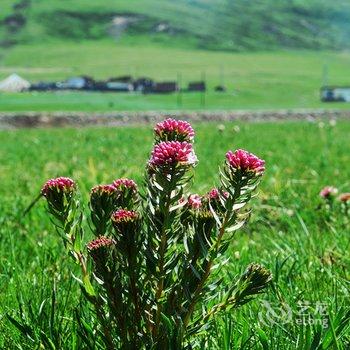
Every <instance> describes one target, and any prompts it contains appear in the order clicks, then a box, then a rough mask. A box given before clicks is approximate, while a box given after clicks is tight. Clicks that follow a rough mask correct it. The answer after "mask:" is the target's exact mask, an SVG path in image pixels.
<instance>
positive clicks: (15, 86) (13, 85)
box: [0, 74, 30, 92]
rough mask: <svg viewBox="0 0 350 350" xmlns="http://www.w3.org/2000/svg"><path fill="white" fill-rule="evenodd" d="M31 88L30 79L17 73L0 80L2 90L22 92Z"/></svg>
mask: <svg viewBox="0 0 350 350" xmlns="http://www.w3.org/2000/svg"><path fill="white" fill-rule="evenodd" d="M29 88H30V83H29V81H27V80H25V79H23V78H21V77H20V76H19V75H17V74H11V75H10V76H9V77H7V78H6V79H5V80H2V81H0V91H5V92H20V91H24V90H28V89H29Z"/></svg>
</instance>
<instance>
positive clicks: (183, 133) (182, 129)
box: [154, 118, 194, 142]
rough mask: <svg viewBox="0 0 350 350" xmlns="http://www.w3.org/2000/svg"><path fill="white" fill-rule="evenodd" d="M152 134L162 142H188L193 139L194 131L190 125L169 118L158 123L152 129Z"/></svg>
mask: <svg viewBox="0 0 350 350" xmlns="http://www.w3.org/2000/svg"><path fill="white" fill-rule="evenodd" d="M154 133H155V135H156V136H158V137H159V138H160V139H161V140H163V141H170V140H179V139H180V140H181V141H189V142H190V141H192V140H193V138H194V130H193V128H192V126H191V124H190V123H188V122H186V121H183V120H175V119H171V118H169V119H166V120H164V121H163V122H161V123H158V124H157V125H156V127H155V128H154Z"/></svg>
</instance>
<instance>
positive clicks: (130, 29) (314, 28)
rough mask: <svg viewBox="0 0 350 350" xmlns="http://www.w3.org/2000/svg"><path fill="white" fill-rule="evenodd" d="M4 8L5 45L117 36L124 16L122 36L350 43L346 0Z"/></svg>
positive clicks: (111, 0) (44, 2) (198, 42)
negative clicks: (118, 23) (119, 20)
mask: <svg viewBox="0 0 350 350" xmlns="http://www.w3.org/2000/svg"><path fill="white" fill-rule="evenodd" d="M0 12H1V15H0V21H1V22H0V28H1V29H0V33H2V34H1V36H2V40H3V41H6V42H8V41H11V42H17V43H24V42H25V43H33V42H43V41H48V40H57V39H58V40H75V41H77V40H82V39H91V40H102V39H106V38H111V37H115V36H116V35H115V33H116V32H115V31H114V30H113V28H114V29H115V26H114V27H113V25H112V23H113V18H115V17H116V16H120V17H128V18H129V20H130V21H129V22H128V23H127V25H125V27H123V30H122V33H121V36H120V35H119V34H120V30H119V29H120V28H119V29H118V28H117V32H118V35H117V37H118V39H119V40H126V39H127V38H129V39H130V38H131V39H132V40H135V39H137V38H138V37H139V38H141V39H142V40H143V41H144V40H145V38H147V40H149V41H156V42H159V41H160V42H166V43H167V42H169V41H172V40H173V39H175V40H178V39H181V40H178V41H180V42H181V43H182V44H183V45H191V46H192V47H197V48H203V49H220V50H234V51H242V50H247V49H249V50H252V49H254V50H257V49H259V50H261V49H271V48H275V49H276V48H313V49H315V48H316V49H320V48H327V49H329V48H332V49H334V48H336V49H339V48H343V47H344V46H346V47H349V43H348V40H347V37H348V36H349V34H350V29H349V26H348V25H347V23H348V21H349V19H350V4H349V3H348V1H346V0H335V1H332V2H329V1H327V0H308V1H307V2H305V1H301V0H292V1H287V0H259V1H254V2H251V1H247V0H235V1H232V0H210V1H208V0H177V1H172V0H162V1H157V0H118V1H115V0H103V1H98V2H97V1H93V0H74V1H72V0H60V1H54V0H35V1H33V0H32V1H30V0H2V4H1V11H0ZM9 16H10V17H11V16H12V17H11V18H12V19H14V21H11V23H10V24H9V21H6V18H9ZM23 19H24V20H23ZM16 20H17V24H18V25H17V26H16ZM117 27H118V26H117Z"/></svg>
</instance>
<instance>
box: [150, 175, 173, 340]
mask: <svg viewBox="0 0 350 350" xmlns="http://www.w3.org/2000/svg"><path fill="white" fill-rule="evenodd" d="M173 171H174V169H171V172H170V174H171V178H170V181H169V191H168V193H167V194H166V199H165V200H166V205H165V210H164V219H163V225H162V231H161V239H160V245H159V250H158V254H159V275H160V277H159V281H158V285H157V291H156V295H155V298H156V304H157V311H156V319H155V327H154V329H153V335H154V336H156V335H158V332H159V323H160V314H161V311H162V310H161V304H160V298H161V297H162V293H163V289H164V280H165V271H164V263H165V253H166V249H167V235H166V227H167V223H168V217H169V211H170V205H171V193H172V191H173V187H174V183H173V182H174V177H173Z"/></svg>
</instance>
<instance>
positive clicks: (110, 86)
mask: <svg viewBox="0 0 350 350" xmlns="http://www.w3.org/2000/svg"><path fill="white" fill-rule="evenodd" d="M106 88H107V91H120V92H131V91H134V85H133V84H131V83H124V82H121V81H109V82H107V83H106Z"/></svg>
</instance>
